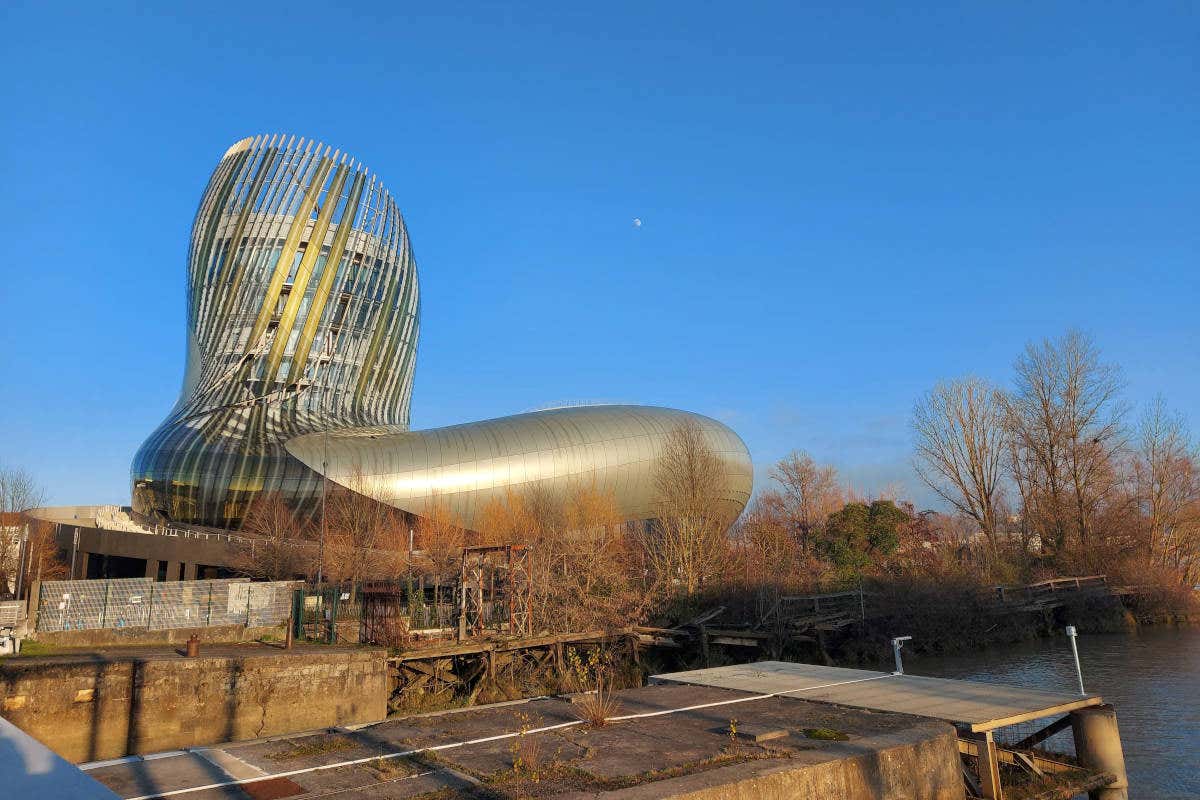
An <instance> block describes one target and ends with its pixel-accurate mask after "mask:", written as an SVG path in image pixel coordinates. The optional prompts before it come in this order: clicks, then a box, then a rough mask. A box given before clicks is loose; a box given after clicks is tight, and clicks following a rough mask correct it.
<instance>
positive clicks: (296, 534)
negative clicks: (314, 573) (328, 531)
mask: <svg viewBox="0 0 1200 800" xmlns="http://www.w3.org/2000/svg"><path fill="white" fill-rule="evenodd" d="M242 532H243V533H245V534H246V535H247V536H248V537H250V541H248V542H239V543H238V545H237V549H236V551H235V553H234V558H233V567H234V569H236V570H237V571H238V572H241V573H242V574H244V575H247V576H249V577H251V578H259V579H261V580H268V581H280V580H291V579H293V578H295V577H296V576H297V575H304V574H306V573H307V572H309V571H310V568H311V566H312V561H313V559H312V556H313V546H312V543H311V542H310V541H309V540H308V537H307V530H306V528H305V526H304V525H303V524H302V523H301V522H300V521H299V520H297V519H296V517H295V515H294V514H292V511H291V509H290V508H288V506H287V503H286V502H284V500H283V497H282V496H280V494H279V493H278V492H269V493H267V494H263V495H260V496H259V497H257V498H255V500H254V501H253V502H252V503H251V504H250V507H249V508H248V509H247V510H246V516H245V520H244V521H243V522H242Z"/></svg>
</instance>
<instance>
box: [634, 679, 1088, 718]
mask: <svg viewBox="0 0 1200 800" xmlns="http://www.w3.org/2000/svg"><path fill="white" fill-rule="evenodd" d="M651 681H652V682H655V683H677V684H691V685H696V686H716V687H721V688H724V689H736V690H738V691H743V692H752V693H758V694H782V695H787V696H793V697H803V698H804V699H805V700H811V701H814V702H821V703H835V704H837V705H842V706H848V707H851V708H861V709H869V710H873V711H890V712H895V713H899V714H911V715H913V716H919V717H929V718H932V719H940V720H945V721H947V722H950V723H953V724H955V725H960V726H962V727H964V728H967V729H968V730H971V731H974V732H976V733H979V732H983V731H990V730H993V729H995V728H1000V727H1004V726H1006V725H1015V724H1017V723H1019V722H1026V721H1028V720H1033V719H1041V718H1043V717H1051V716H1056V715H1058V714H1063V713H1066V712H1068V711H1072V710H1074V709H1077V708H1084V707H1087V706H1098V705H1101V704H1102V703H1103V702H1104V700H1103V698H1101V697H1099V696H1098V695H1083V696H1080V695H1077V694H1070V693H1067V692H1049V691H1044V690H1041V689H1026V688H1022V687H1017V686H1003V685H998V684H994V683H986V684H985V683H975V682H972V681H960V680H950V679H947V678H926V677H922V676H919V675H893V674H891V673H888V672H872V671H869V670H858V669H845V668H842V667H823V666H819V665H816V664H792V663H789V662H784V661H759V662H755V663H753V664H740V665H736V666H727V667H713V668H710V669H698V670H690V671H688V672H671V673H665V674H662V675H655V676H654V677H653V678H651Z"/></svg>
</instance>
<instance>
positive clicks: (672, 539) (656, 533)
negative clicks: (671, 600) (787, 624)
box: [643, 420, 733, 595]
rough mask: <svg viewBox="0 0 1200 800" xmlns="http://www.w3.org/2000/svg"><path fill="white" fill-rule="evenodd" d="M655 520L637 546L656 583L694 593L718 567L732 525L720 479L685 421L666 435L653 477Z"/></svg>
mask: <svg viewBox="0 0 1200 800" xmlns="http://www.w3.org/2000/svg"><path fill="white" fill-rule="evenodd" d="M654 486H655V491H656V496H657V505H658V516H657V519H655V520H654V524H653V525H652V526H651V527H650V529H649V530H647V531H645V532H644V536H643V547H644V549H645V552H646V555H647V560H648V561H649V563H650V564H651V566H652V569H653V571H654V573H655V575H656V576H657V577H658V579H659V580H660V581H661V582H663V583H664V584H665V583H669V584H673V585H675V586H677V587H678V589H679V590H680V591H682V592H684V593H686V594H689V595H691V594H695V593H696V592H697V591H698V590H699V589H700V588H701V587H702V586H704V585H705V584H706V583H707V582H708V581H709V580H710V579H712V578H713V577H715V576H716V575H717V574H718V573H719V572H720V569H721V566H722V563H723V559H724V556H725V553H726V550H727V544H728V543H727V542H726V539H725V531H726V530H727V529H728V527H729V525H730V524H731V523H732V522H733V519H731V518H730V516H729V513H728V509H727V504H726V503H725V501H724V499H723V497H722V494H723V492H724V489H725V475H724V469H723V468H722V464H721V461H720V458H719V457H718V456H717V455H716V453H715V452H714V451H713V449H712V448H711V447H710V446H709V444H708V441H707V440H706V439H705V437H704V431H703V430H702V429H701V428H700V426H699V425H698V424H696V423H695V422H692V421H690V420H689V421H688V422H685V423H683V424H682V425H680V426H679V427H677V428H676V429H675V430H673V431H672V432H671V433H670V434H668V436H667V440H666V443H665V444H664V446H663V450H662V453H661V455H660V456H659V465H658V469H657V471H656V474H655V476H654Z"/></svg>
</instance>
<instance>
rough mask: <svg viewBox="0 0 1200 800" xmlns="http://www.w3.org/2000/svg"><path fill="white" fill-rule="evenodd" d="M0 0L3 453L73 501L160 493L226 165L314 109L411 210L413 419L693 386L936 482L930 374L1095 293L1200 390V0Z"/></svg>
mask: <svg viewBox="0 0 1200 800" xmlns="http://www.w3.org/2000/svg"><path fill="white" fill-rule="evenodd" d="M0 5H2V6H3V8H0V36H2V37H3V46H0V66H2V67H3V74H4V80H3V81H2V82H0V100H2V103H0V109H2V111H0V146H2V151H0V176H2V177H3V181H2V184H0V186H2V189H0V234H2V238H0V241H3V243H4V245H3V246H4V251H3V256H2V257H0V300H2V303H0V307H2V308H3V313H2V314H0V382H2V385H3V387H4V391H3V392H2V393H0V462H3V463H7V464H10V465H16V466H22V467H25V468H26V469H28V470H30V471H31V472H33V473H34V475H35V476H36V477H37V478H38V479H39V480H40V481H41V482H42V483H43V484H44V485H45V487H46V489H47V492H48V499H49V501H50V502H55V503H90V502H113V503H117V502H120V503H125V502H128V497H129V488H128V469H129V461H130V459H131V457H132V455H133V453H134V451H135V450H136V448H137V446H138V445H139V444H140V442H141V441H142V439H143V438H144V437H145V436H146V435H147V434H148V433H149V432H150V431H151V430H152V429H153V428H154V427H155V426H156V425H157V424H158V423H159V421H160V420H161V419H162V417H163V416H164V415H165V414H166V412H167V410H168V409H169V407H170V406H171V404H172V403H173V402H174V399H175V396H176V393H177V392H178V389H179V384H180V380H181V377H182V371H183V363H184V259H185V254H186V246H187V238H188V232H189V228H190V225H191V220H192V215H193V214H194V213H195V209H196V204H197V202H198V200H199V197H200V194H201V192H202V191H203V189H204V185H205V182H206V181H207V178H208V175H209V172H210V171H211V169H212V168H213V167H214V166H215V165H216V163H217V160H218V159H219V158H220V156H221V154H222V153H223V152H224V151H225V149H226V148H227V147H228V146H229V145H230V144H231V143H233V142H234V141H236V140H237V139H240V138H242V137H245V136H249V135H252V134H256V133H262V132H276V131H281V132H289V133H295V134H298V135H304V136H307V137H315V138H318V139H322V140H324V141H326V142H328V143H330V144H332V145H334V146H336V147H339V148H341V149H343V150H348V151H349V152H350V153H351V154H353V155H354V156H355V157H357V158H359V159H361V160H362V161H363V162H365V163H366V164H367V166H368V167H369V168H371V169H372V170H373V171H375V172H376V173H378V174H379V175H381V176H382V178H383V180H384V181H385V182H386V184H387V185H388V186H389V187H390V189H391V191H392V193H393V195H394V196H395V197H396V199H397V201H398V203H399V204H400V207H401V209H402V211H403V213H404V215H405V217H406V219H407V222H408V227H409V231H410V234H411V236H412V240H413V243H414V248H415V252H416V255H417V259H418V263H419V267H420V280H421V287H422V292H423V298H422V300H423V319H422V330H421V341H420V351H419V357H418V366H417V376H416V386H415V392H414V399H413V425H414V427H429V426H438V425H445V424H451V423H455V422H464V421H470V420H477V419H485V418H489V417H494V416H500V415H504V414H510V413H515V412H520V411H526V410H531V409H534V408H538V407H543V406H546V405H551V404H555V403H557V402H561V401H579V400H616V401H625V402H638V403H648V404H656V405H667V406H673V407H678V408H684V409H689V410H694V411H698V412H701V413H704V414H708V415H710V416H713V417H716V418H718V419H721V420H723V421H725V422H726V423H727V424H729V425H731V426H732V427H733V428H734V429H735V430H737V431H738V432H739V433H740V434H741V435H742V437H743V438H744V439H745V440H746V442H747V444H748V445H749V447H750V450H751V452H752V454H753V456H754V459H755V463H756V468H757V470H758V473H759V475H760V476H764V475H765V472H766V469H767V467H768V466H769V464H770V463H771V462H772V461H774V460H776V459H778V458H779V457H781V456H782V455H784V454H785V453H786V452H787V451H789V450H790V449H792V448H805V449H808V450H809V451H810V452H812V453H813V455H814V456H816V457H817V458H819V459H823V460H830V461H833V462H834V463H836V464H837V465H838V466H840V467H841V468H842V469H843V471H844V473H845V474H846V475H848V476H849V477H850V478H851V479H852V480H853V482H854V483H855V484H856V485H857V486H858V487H859V488H860V489H863V490H866V491H871V490H877V489H878V488H880V487H882V486H883V485H884V484H887V483H889V482H892V481H899V482H901V483H903V484H905V485H906V487H907V491H906V494H908V495H909V496H911V497H915V498H916V499H917V500H918V502H922V503H923V502H925V501H927V500H928V498H929V495H928V493H927V492H925V491H922V490H921V488H920V487H919V486H918V484H917V483H916V480H915V479H914V478H913V475H912V472H911V469H910V467H909V464H908V461H909V450H910V445H911V441H910V439H911V437H910V433H909V429H908V421H907V420H908V414H909V410H910V408H911V406H912V403H913V400H914V398H915V397H916V396H917V395H918V394H919V393H920V392H922V391H923V390H925V389H926V388H928V387H929V386H930V385H932V383H933V382H934V381H936V380H937V379H938V378H940V377H949V376H954V375H959V374H963V373H968V372H974V373H976V374H981V375H984V376H987V377H991V378H994V379H996V380H1000V381H1007V380H1008V376H1009V372H1010V366H1011V363H1012V360H1013V358H1014V356H1015V355H1016V354H1017V352H1018V351H1019V350H1020V348H1021V346H1022V344H1023V343H1024V342H1025V341H1026V340H1028V339H1031V338H1040V337H1042V336H1047V335H1057V334H1059V333H1061V332H1062V331H1063V330H1065V329H1066V328H1068V327H1070V326H1078V327H1080V328H1082V329H1084V330H1086V331H1088V332H1090V333H1091V334H1093V335H1094V336H1095V338H1096V340H1097V341H1098V343H1099V344H1100V346H1101V347H1102V349H1103V350H1104V352H1105V353H1106V354H1107V356H1108V357H1109V358H1111V359H1112V360H1115V361H1117V362H1119V363H1121V364H1122V365H1123V367H1124V368H1125V374H1126V378H1127V380H1128V383H1129V390H1128V392H1129V399H1130V401H1132V402H1133V403H1135V404H1136V403H1144V402H1146V401H1147V400H1149V399H1150V398H1151V397H1152V396H1153V395H1154V394H1156V393H1158V392H1162V393H1163V394H1164V395H1165V396H1166V398H1167V400H1168V402H1170V403H1171V404H1173V405H1174V406H1175V407H1177V408H1178V409H1180V410H1182V411H1184V412H1185V413H1187V414H1188V415H1189V416H1190V417H1191V419H1192V421H1193V424H1194V425H1196V426H1200V401H1198V400H1197V395H1198V393H1200V355H1198V353H1197V346H1198V344H1200V337H1198V336H1197V333H1198V331H1200V323H1198V321H1197V316H1196V304H1197V298H1198V296H1200V291H1198V290H1200V275H1198V270H1200V214H1198V213H1197V212H1198V211H1200V202H1198V200H1200V155H1198V154H1200V70H1198V69H1197V59H1198V56H1200V11H1198V8H1200V7H1198V6H1197V5H1196V4H1195V3H1192V2H1169V1H1167V0H1164V1H1163V2H1154V3H1095V2H1079V3H1053V2H1040V3H1033V2H1029V3H1024V2H1017V3H1011V2H1008V3H1000V2H996V3H962V2H954V3H943V4H934V3H878V4H850V3H846V2H830V3H827V4H823V5H812V4H807V3H796V2H789V3H779V4H759V3H724V4H705V3H696V2H688V3H675V4H672V3H656V2H647V1H646V0H641V1H640V2H636V3H620V2H605V3H590V4H583V3H562V2H553V3H549V2H548V3H545V4H541V5H530V4H526V3H516V2H508V3H487V4H484V3H479V4H466V5H456V4H450V3H421V4H412V3H378V4H369V3H368V4H364V3H328V2H322V3H315V4H311V5H310V4H307V3H303V2H289V3H285V4H276V3H253V2H241V3H231V4H221V3H211V2H210V3H202V4H200V3H197V4H183V3H143V4H138V5H137V6H135V5H133V4H126V3H113V4H108V3H103V4H102V3H91V2H88V3H79V4H75V6H74V7H72V4H67V3H43V2H35V3H21V2H14V0H7V2H4V3H3V4H0ZM185 5H189V6H193V8H194V10H190V11H185V10H182V8H183V7H184V6H185ZM139 6H141V7H139ZM176 6H178V7H179V9H176V8H175V7H176ZM935 6H940V7H935ZM634 218H640V219H641V220H642V221H643V225H642V227H640V228H637V227H635V226H634V224H633V220H634Z"/></svg>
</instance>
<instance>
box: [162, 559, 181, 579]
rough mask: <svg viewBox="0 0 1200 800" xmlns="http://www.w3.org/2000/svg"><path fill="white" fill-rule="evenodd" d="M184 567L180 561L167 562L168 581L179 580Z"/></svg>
mask: <svg viewBox="0 0 1200 800" xmlns="http://www.w3.org/2000/svg"><path fill="white" fill-rule="evenodd" d="M182 567H183V565H182V564H181V563H180V562H178V561H168V562H167V576H166V579H167V580H169V581H177V580H179V572H180V570H181V569H182Z"/></svg>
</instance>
